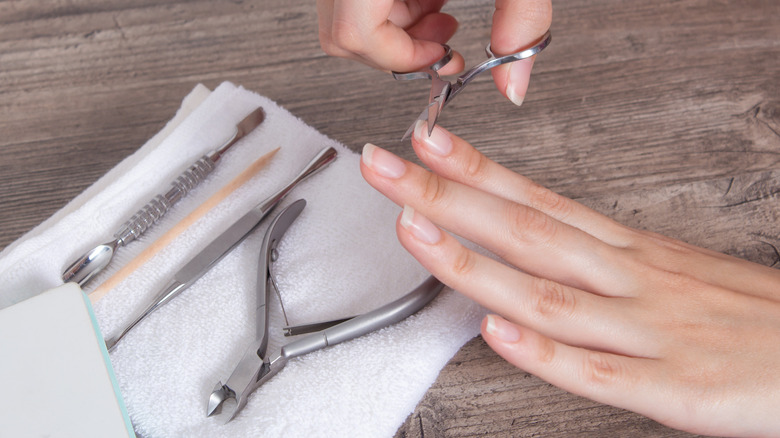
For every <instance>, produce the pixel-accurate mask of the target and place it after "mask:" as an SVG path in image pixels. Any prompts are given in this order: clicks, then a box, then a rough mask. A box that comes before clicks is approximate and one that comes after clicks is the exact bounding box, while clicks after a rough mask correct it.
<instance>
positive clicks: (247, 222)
mask: <svg viewBox="0 0 780 438" xmlns="http://www.w3.org/2000/svg"><path fill="white" fill-rule="evenodd" d="M336 155H337V153H336V149H334V148H332V147H328V148H325V149H323V150H322V151H320V152H319V153H318V154H317V155H316V156H315V157H314V158H313V159H312V160H311V161H310V162H309V164H307V165H306V166H305V167H304V168H303V170H302V171H301V172H300V173H299V174H298V175H297V176H296V177H295V178H293V180H292V181H290V182H289V183H288V184H287V185H285V186H284V187H282V188H281V189H280V190H279V191H278V192H276V193H274V194H273V195H271V197H269V198H268V199H266V200H264V201H263V202H261V203H260V204H258V205H257V206H255V207H254V208H253V209H252V210H250V211H249V212H248V213H247V214H245V215H244V216H242V217H241V218H240V219H239V220H238V221H236V222H235V223H234V224H233V225H231V226H230V228H228V229H227V230H225V231H224V232H223V233H222V234H220V235H219V236H218V237H217V238H216V239H214V240H212V241H211V243H209V244H208V245H207V246H206V247H205V248H204V249H203V250H202V251H200V252H199V253H198V254H197V255H196V256H195V257H193V258H192V259H190V261H189V262H188V263H187V264H186V265H184V267H182V268H181V269H179V271H178V272H176V273H175V274H174V275H173V278H172V279H171V280H170V281H169V282H168V284H167V285H166V286H165V287H164V288H163V289H162V290H161V291H160V292H159V293H158V294H157V295H156V296H155V297H154V299H153V300H152V301H151V302H150V304H149V305H148V306H147V307H146V309H144V310H143V311H142V312H141V313H140V314H138V315H137V316H136V317H135V318H134V319H133V320H132V322H130V323H129V324H128V325H127V326H126V327H125V328H124V329H123V330H122V331H121V332H120V333H119V334H118V335H117V336H114V337H112V338H110V339H108V340H107V341H106V347H108V349H109V350H113V349H114V347H115V346H116V344H117V342H119V341H120V340H121V339H122V338H123V337H124V336H125V335H126V334H127V333H128V332H129V331H130V330H131V329H132V328H133V327H135V326H136V325H137V324H138V323H139V322H141V321H142V320H143V319H144V318H146V317H147V316H149V315H150V314H151V313H152V312H154V311H155V310H157V309H158V308H159V307H160V306H162V305H164V304H166V303H168V302H169V301H171V300H172V299H173V298H175V297H176V296H177V295H179V294H180V293H181V292H182V291H183V290H184V289H186V288H188V287H190V285H192V284H193V283H195V281H197V280H198V279H199V278H200V277H201V276H202V275H203V274H205V273H206V272H207V271H208V270H209V269H211V267H212V266H214V265H215V264H216V263H217V262H218V261H220V260H221V259H222V257H224V256H225V255H226V254H227V253H229V252H230V251H231V250H232V249H233V248H234V247H235V246H236V245H238V244H239V243H240V242H241V241H243V240H244V239H245V238H246V236H247V235H249V233H250V232H251V231H252V230H253V229H255V227H257V225H258V224H260V221H262V220H263V219H264V218H265V217H266V216H267V215H268V214H269V213H270V212H271V210H273V209H274V208H275V207H276V206H277V205H278V204H279V202H281V201H282V199H284V197H285V196H287V194H288V193H290V191H291V190H292V189H293V188H294V187H295V186H296V185H298V183H300V182H301V181H303V180H304V179H306V178H308V177H309V176H311V175H313V174H314V173H316V172H317V171H318V170H320V169H322V168H323V167H325V166H326V165H327V164H329V163H331V162H332V161H333V160H334V159H335V158H336Z"/></svg>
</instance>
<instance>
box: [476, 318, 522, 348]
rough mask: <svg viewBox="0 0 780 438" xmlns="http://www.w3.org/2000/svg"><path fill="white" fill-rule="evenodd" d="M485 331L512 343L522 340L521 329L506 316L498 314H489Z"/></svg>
mask: <svg viewBox="0 0 780 438" xmlns="http://www.w3.org/2000/svg"><path fill="white" fill-rule="evenodd" d="M485 331H487V332H488V334H489V335H491V336H495V337H497V338H498V339H500V340H501V341H503V342H506V343H509V344H512V343H515V342H517V341H519V340H520V331H519V330H517V327H515V326H514V325H513V324H511V323H510V322H509V321H507V320H505V319H504V318H501V317H498V316H496V315H488V316H487V324H485Z"/></svg>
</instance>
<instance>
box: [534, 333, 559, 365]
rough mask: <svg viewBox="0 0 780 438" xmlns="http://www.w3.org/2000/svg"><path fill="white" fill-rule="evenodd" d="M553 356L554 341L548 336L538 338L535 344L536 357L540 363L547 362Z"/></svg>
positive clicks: (549, 361) (550, 360)
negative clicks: (537, 342) (536, 344)
mask: <svg viewBox="0 0 780 438" xmlns="http://www.w3.org/2000/svg"><path fill="white" fill-rule="evenodd" d="M554 358H555V342H553V340H552V339H550V338H544V337H542V338H540V339H539V344H538V346H537V359H538V360H539V362H540V363H543V364H548V363H551V362H552V361H553V359H554Z"/></svg>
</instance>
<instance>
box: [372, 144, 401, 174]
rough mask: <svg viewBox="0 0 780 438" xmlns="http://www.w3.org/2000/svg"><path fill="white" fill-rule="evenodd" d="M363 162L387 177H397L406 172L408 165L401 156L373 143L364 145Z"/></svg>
mask: <svg viewBox="0 0 780 438" xmlns="http://www.w3.org/2000/svg"><path fill="white" fill-rule="evenodd" d="M363 164H365V165H366V166H368V167H370V168H371V169H373V170H374V171H375V172H376V173H378V174H380V175H382V176H384V177H386V178H392V179H397V178H400V177H401V176H403V174H404V172H406V165H405V164H404V162H403V161H401V159H400V158H398V157H396V156H395V155H393V154H392V153H390V152H388V151H386V150H384V149H382V148H378V147H376V146H374V145H372V144H371V143H366V145H365V146H363Z"/></svg>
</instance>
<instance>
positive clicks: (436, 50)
mask: <svg viewBox="0 0 780 438" xmlns="http://www.w3.org/2000/svg"><path fill="white" fill-rule="evenodd" d="M444 3H446V0H407V1H400V0H317V13H318V16H319V35H320V45H321V46H322V49H323V50H324V51H325V53H327V54H329V55H333V56H339V57H342V58H348V59H354V60H357V61H360V62H362V63H364V64H367V65H369V66H371V67H374V68H377V69H379V70H385V71H390V70H392V71H399V72H406V71H413V70H417V69H420V68H423V67H426V66H429V65H431V64H433V63H435V62H436V61H438V60H439V59H440V58H441V57H442V56H443V55H444V49H442V47H441V44H444V43H446V42H447V41H448V40H449V39H450V38H451V37H452V35H454V34H455V31H456V30H457V27H458V22H457V20H456V19H455V18H454V17H452V16H451V15H448V14H445V13H442V12H441V8H442V6H443V5H444ZM551 21H552V4H551V0H496V10H495V13H494V14H493V31H492V35H491V39H490V43H491V47H492V49H493V52H494V53H496V54H497V55H506V54H509V53H514V52H517V51H518V50H521V49H523V48H527V47H529V46H531V45H533V44H534V43H536V42H537V41H538V40H539V38H541V36H542V35H543V34H544V33H545V32H546V31H547V29H549V27H550V23H551ZM463 66H464V61H463V57H462V56H461V55H460V54H459V53H457V52H456V51H453V59H452V61H450V62H449V63H448V64H447V65H446V66H445V67H443V68H442V69H441V70H439V72H440V73H441V74H442V75H450V74H455V73H458V72H460V71H461V70H463ZM532 66H533V58H529V59H527V60H522V61H517V62H512V63H510V64H507V65H503V66H499V67H496V68H494V69H492V74H493V79H494V81H495V83H496V86H497V87H498V89H499V91H501V93H503V94H504V96H506V97H508V98H509V99H510V100H511V101H512V102H514V103H515V104H517V105H520V104H521V103H522V102H523V99H524V98H525V93H526V90H527V89H528V80H529V78H530V76H531V67H532Z"/></svg>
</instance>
